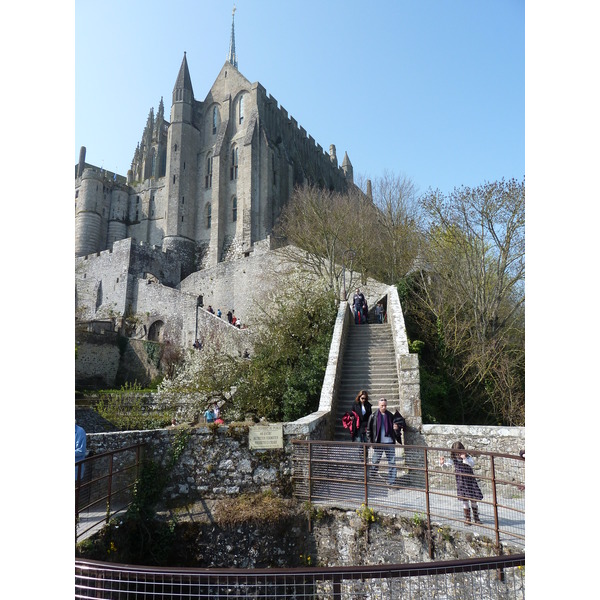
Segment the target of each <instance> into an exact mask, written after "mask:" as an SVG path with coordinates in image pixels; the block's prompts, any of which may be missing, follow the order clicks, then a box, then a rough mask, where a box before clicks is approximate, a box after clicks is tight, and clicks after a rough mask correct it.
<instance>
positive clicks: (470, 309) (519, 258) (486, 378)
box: [416, 180, 525, 421]
mask: <svg viewBox="0 0 600 600" xmlns="http://www.w3.org/2000/svg"><path fill="white" fill-rule="evenodd" d="M423 206H424V209H425V210H426V212H427V214H428V216H429V223H428V230H427V231H428V235H427V244H426V246H425V249H424V250H425V260H426V263H427V265H428V268H427V270H423V271H421V274H420V279H419V285H418V286H417V288H416V292H417V294H418V296H419V298H420V301H421V303H422V305H423V306H424V307H426V309H427V310H428V311H429V312H430V313H431V314H432V315H433V316H434V320H435V322H436V323H437V327H438V329H439V332H438V333H439V336H440V339H441V340H442V341H443V345H444V347H445V348H446V349H447V351H448V352H449V353H451V354H452V356H453V358H454V365H455V368H456V371H455V374H456V375H457V377H458V378H459V379H461V380H463V381H464V382H465V384H466V385H467V386H475V385H478V386H484V387H485V389H486V393H487V397H488V400H489V401H490V402H491V403H492V404H494V408H495V410H496V411H497V412H499V413H502V414H504V415H505V417H506V418H509V419H510V420H511V421H514V419H518V418H520V417H521V416H522V401H524V395H523V389H522V387H523V381H524V379H523V376H522V373H523V370H522V364H523V362H524V354H523V346H524V322H523V319H522V315H523V307H524V303H525V290H524V278H525V237H524V226H525V184H524V182H522V183H521V182H517V181H515V180H510V181H508V182H505V181H504V180H503V181H500V182H494V183H486V184H484V185H481V186H479V187H477V188H474V189H471V188H460V189H455V190H454V191H453V192H452V193H451V194H450V195H448V196H444V195H443V194H441V193H439V192H430V193H428V194H427V195H426V196H424V198H423ZM503 402H506V403H507V404H511V405H512V408H511V407H509V406H503V405H502V403H503Z"/></svg>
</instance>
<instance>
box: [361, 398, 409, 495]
mask: <svg viewBox="0 0 600 600" xmlns="http://www.w3.org/2000/svg"><path fill="white" fill-rule="evenodd" d="M401 435H402V431H401V429H400V425H399V424H398V423H394V415H393V414H392V413H391V412H390V411H389V410H388V409H387V400H386V399H385V398H380V399H379V410H378V411H377V412H374V413H372V414H371V416H370V417H369V420H368V422H367V439H368V441H369V443H370V444H385V446H375V447H374V448H373V459H372V467H371V474H372V475H374V474H375V472H376V471H378V465H379V461H380V460H381V456H382V454H383V453H384V452H385V455H386V457H387V462H388V484H389V485H393V484H394V482H395V481H396V467H395V465H396V448H395V444H396V443H398V444H401V443H402V442H401V441H400V440H401V437H400V436H401Z"/></svg>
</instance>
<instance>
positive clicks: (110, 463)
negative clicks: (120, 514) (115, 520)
mask: <svg viewBox="0 0 600 600" xmlns="http://www.w3.org/2000/svg"><path fill="white" fill-rule="evenodd" d="M113 456H114V453H111V454H110V455H109V457H108V490H107V494H106V495H107V499H106V522H107V523H108V522H109V521H110V500H111V496H112V478H113Z"/></svg>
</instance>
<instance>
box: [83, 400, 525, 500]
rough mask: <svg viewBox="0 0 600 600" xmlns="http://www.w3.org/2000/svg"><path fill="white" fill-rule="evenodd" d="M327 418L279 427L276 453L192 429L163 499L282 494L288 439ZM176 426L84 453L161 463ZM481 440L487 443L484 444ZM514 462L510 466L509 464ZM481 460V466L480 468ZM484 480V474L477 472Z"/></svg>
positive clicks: (494, 446)
mask: <svg viewBox="0 0 600 600" xmlns="http://www.w3.org/2000/svg"><path fill="white" fill-rule="evenodd" d="M327 415H328V413H325V412H316V413H312V414H311V415H308V416H307V417H304V418H302V419H299V420H298V421H294V422H292V423H284V424H282V427H283V438H284V447H283V449H282V450H268V451H259V450H250V448H249V440H248V427H249V425H251V424H249V423H246V424H235V423H233V424H230V425H222V426H217V425H198V426H196V427H193V428H191V430H190V431H191V437H190V442H189V444H188V446H187V447H186V450H185V452H184V453H183V455H182V458H181V460H180V462H179V464H178V465H177V466H176V467H175V469H174V471H173V476H172V484H171V486H170V487H169V489H168V490H167V494H168V497H169V498H171V499H175V498H177V499H179V500H181V501H184V502H188V501H193V500H197V499H199V498H203V497H218V496H220V495H234V494H239V493H243V492H260V491H264V490H265V489H274V490H276V491H278V492H280V493H282V494H283V495H289V494H290V491H291V472H292V467H291V455H292V443H291V441H292V439H314V440H318V439H324V435H325V432H326V430H327V425H328V419H327ZM423 429H424V433H423V436H422V439H421V442H422V443H425V444H426V445H428V446H430V447H441V448H449V447H450V445H451V444H452V442H453V441H455V440H456V439H460V440H462V441H463V443H464V445H465V446H466V447H467V448H477V449H480V450H483V449H485V450H486V451H488V452H500V453H507V454H518V451H519V449H521V448H524V446H525V444H524V442H525V432H524V430H523V428H520V427H516V428H510V427H500V428H494V427H470V426H441V425H435V426H433V425H432V426H429V425H425V426H424V427H423ZM180 430H181V428H180V427H169V428H167V429H159V430H154V431H128V432H116V433H95V434H88V444H87V446H88V451H93V452H94V453H96V454H98V453H101V452H106V451H108V450H114V449H117V448H123V447H125V446H127V445H130V444H135V443H140V442H145V443H146V444H147V456H148V457H149V458H151V459H152V460H156V461H158V462H165V461H166V460H167V458H168V456H169V452H170V449H171V447H172V444H173V442H174V440H175V439H176V436H177V434H178V432H179V431H180ZM485 440H487V443H485ZM513 462H514V461H513ZM483 463H484V461H481V464H483ZM482 474H484V475H485V473H482Z"/></svg>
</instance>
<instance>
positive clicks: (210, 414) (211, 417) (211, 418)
mask: <svg viewBox="0 0 600 600" xmlns="http://www.w3.org/2000/svg"><path fill="white" fill-rule="evenodd" d="M204 420H205V421H206V422H207V423H214V422H215V412H214V411H213V409H212V408H211V407H210V406H209V407H208V408H207V409H206V410H205V411H204Z"/></svg>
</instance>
